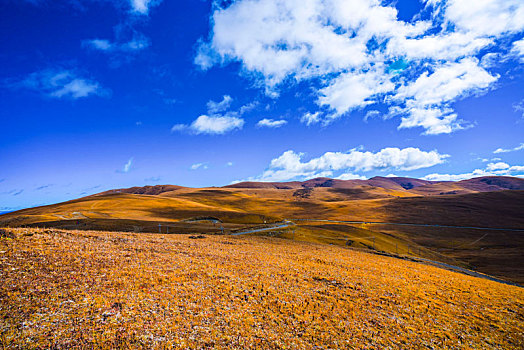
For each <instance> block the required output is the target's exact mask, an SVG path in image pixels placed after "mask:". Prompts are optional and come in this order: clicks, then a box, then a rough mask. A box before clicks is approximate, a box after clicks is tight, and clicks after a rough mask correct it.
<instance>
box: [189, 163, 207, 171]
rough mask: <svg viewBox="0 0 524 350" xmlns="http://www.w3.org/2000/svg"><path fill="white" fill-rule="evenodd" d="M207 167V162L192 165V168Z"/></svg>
mask: <svg viewBox="0 0 524 350" xmlns="http://www.w3.org/2000/svg"><path fill="white" fill-rule="evenodd" d="M207 168H208V166H207V163H196V164H193V165H191V167H190V169H191V170H197V169H207Z"/></svg>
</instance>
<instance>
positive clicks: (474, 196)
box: [0, 177, 524, 283]
mask: <svg viewBox="0 0 524 350" xmlns="http://www.w3.org/2000/svg"><path fill="white" fill-rule="evenodd" d="M522 208H524V179H519V178H511V177H483V178H475V179H470V180H464V181H458V182H432V181H425V180H419V179H409V178H390V177H374V178H371V179H369V180H337V179H329V178H316V179H311V180H308V181H303V182H299V181H294V182H283V183H276V182H274V183H261V182H243V183H237V184H233V185H229V186H224V187H210V188H188V187H181V186H174V185H159V186H145V187H132V188H127V189H117V190H110V191H105V192H102V193H98V194H95V195H91V196H88V197H83V198H79V199H76V200H71V201H68V202H64V203H58V204H53V205H48V206H43V207H37V208H30V209H24V210H20V211H17V212H12V213H8V214H5V215H1V216H0V226H11V227H20V226H38V227H59V228H65V229H83V230H88V229H96V230H113V231H134V232H163V233H165V232H169V233H222V232H224V233H235V232H241V231H243V230H249V229H251V228H253V227H268V225H271V224H274V223H277V222H282V221H283V220H291V221H292V222H294V223H295V224H296V225H295V226H293V227H286V228H285V229H279V230H275V232H273V233H271V234H272V235H278V236H280V237H282V238H289V239H295V240H303V241H309V242H318V243H328V244H336V245H345V246H351V247H354V248H359V249H371V250H375V251H381V252H385V253H390V254H396V255H414V256H420V257H424V258H429V259H433V260H437V261H442V262H446V263H451V264H455V265H459V266H463V267H468V268H471V269H476V270H478V271H481V272H485V273H489V274H492V275H495V276H498V277H502V278H506V279H510V280H513V281H516V282H520V283H523V282H524V260H523V259H524V254H523V252H524V233H523V232H522V231H518V230H523V229H524V211H523V210H522ZM308 220H317V221H308ZM318 220H331V221H334V222H325V221H324V222H322V221H318ZM341 221H354V223H345V222H341ZM379 223H387V224H379ZM404 224H413V225H415V226H411V225H404ZM428 225H430V226H428ZM450 226H457V227H450ZM476 227H478V228H483V230H478V229H475V228H476ZM490 228H491V229H492V230H489V229H490ZM500 228H503V229H507V230H499V229H500ZM268 234H269V233H268Z"/></svg>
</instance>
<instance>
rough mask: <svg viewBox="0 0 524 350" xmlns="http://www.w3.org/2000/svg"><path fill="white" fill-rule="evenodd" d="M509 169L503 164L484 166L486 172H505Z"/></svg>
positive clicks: (507, 165)
mask: <svg viewBox="0 0 524 350" xmlns="http://www.w3.org/2000/svg"><path fill="white" fill-rule="evenodd" d="M509 168H510V166H509V164H507V163H504V162H498V163H488V165H486V170H488V171H495V170H505V169H509Z"/></svg>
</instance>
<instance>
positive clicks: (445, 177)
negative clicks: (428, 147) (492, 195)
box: [423, 162, 524, 181]
mask: <svg viewBox="0 0 524 350" xmlns="http://www.w3.org/2000/svg"><path fill="white" fill-rule="evenodd" d="M480 176H516V177H522V178H524V165H509V164H507V163H504V162H497V163H488V164H487V165H486V167H485V168H484V169H475V170H473V171H471V172H469V173H463V174H438V173H435V174H429V175H426V176H424V177H423V179H424V180H430V181H460V180H466V179H471V178H473V177H480Z"/></svg>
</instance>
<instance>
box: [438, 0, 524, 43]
mask: <svg viewBox="0 0 524 350" xmlns="http://www.w3.org/2000/svg"><path fill="white" fill-rule="evenodd" d="M445 6H446V8H445V13H444V16H445V18H446V19H447V20H448V21H449V22H451V23H453V24H454V25H455V26H456V27H457V29H458V30H459V31H461V32H465V33H472V34H473V35H475V36H479V37H480V36H485V37H492V36H498V35H501V34H505V33H516V32H519V31H522V30H523V29H524V3H523V2H522V1H521V0H478V1H469V0H449V1H448V2H447V4H446V5H445Z"/></svg>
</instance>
